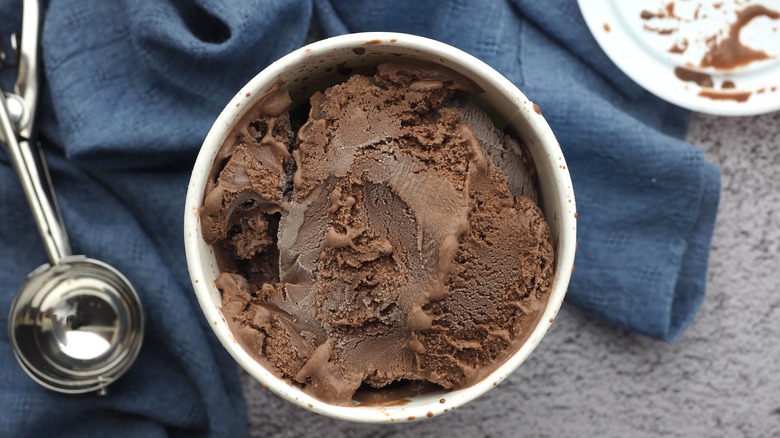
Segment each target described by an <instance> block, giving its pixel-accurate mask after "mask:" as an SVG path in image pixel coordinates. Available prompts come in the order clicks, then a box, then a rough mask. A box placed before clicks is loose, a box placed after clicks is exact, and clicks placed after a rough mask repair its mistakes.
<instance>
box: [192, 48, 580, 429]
mask: <svg viewBox="0 0 780 438" xmlns="http://www.w3.org/2000/svg"><path fill="white" fill-rule="evenodd" d="M399 62H401V63H411V64H419V65H439V66H443V67H446V68H447V69H449V70H451V71H454V72H456V73H457V74H459V75H462V76H464V77H465V78H467V79H468V80H470V81H471V82H472V83H473V84H474V85H476V87H477V88H478V90H479V92H477V93H474V96H473V99H472V100H473V102H474V103H475V104H476V105H477V106H479V107H480V108H481V110H483V111H484V113H485V114H487V115H489V117H490V119H491V120H492V122H493V125H495V127H497V128H499V129H501V130H504V129H506V130H511V131H512V132H513V133H514V134H515V136H516V137H517V138H518V139H519V140H520V141H521V142H522V144H523V145H524V147H525V148H526V150H527V153H528V154H529V155H530V158H531V160H530V161H531V162H532V163H533V166H534V168H535V175H536V180H537V186H538V204H539V208H541V213H542V214H543V218H544V221H545V222H547V224H548V225H549V233H550V239H549V240H550V242H551V244H552V247H553V250H554V259H553V260H552V264H553V270H552V271H553V274H552V279H551V285H550V286H549V288H548V289H549V291H548V292H546V293H547V294H548V296H547V297H546V301H545V305H544V307H543V309H541V310H539V312H538V315H537V317H536V319H535V321H534V323H533V325H532V326H530V328H529V330H528V332H527V333H526V334H525V335H524V337H523V339H522V343H521V344H520V345H519V348H517V350H516V351H514V352H513V353H512V354H511V355H509V356H508V357H506V358H504V359H503V360H502V361H500V362H499V363H496V364H495V365H494V366H492V367H490V368H489V371H490V372H488V373H484V374H480V377H479V380H478V381H476V382H473V383H472V384H470V385H468V386H465V387H460V388H459V389H449V390H445V389H430V388H427V389H425V390H420V391H405V390H396V391H394V392H388V393H387V394H390V397H389V398H385V399H383V398H381V397H380V398H378V399H375V400H373V401H370V402H369V401H362V402H359V401H355V402H353V403H351V404H344V403H332V402H328V401H324V400H323V397H315V396H312V394H311V392H310V391H304V390H302V389H301V387H300V385H297V384H294V382H291V381H290V379H283V378H281V377H280V376H279V372H278V370H274V369H270V368H271V367H269V365H268V364H267V363H262V361H260V360H257V354H251V352H249V351H247V347H246V342H244V343H242V342H239V340H238V339H237V337H236V334H235V333H234V331H233V330H231V327H230V325H229V323H228V321H227V319H226V317H225V313H224V312H223V308H222V307H223V296H222V295H223V293H222V292H220V289H219V288H218V287H217V285H216V284H215V282H216V281H217V279H218V278H219V277H220V266H219V263H218V258H219V257H218V255H217V254H215V251H214V248H213V246H212V245H211V244H209V243H208V242H206V240H205V239H204V237H203V236H204V227H203V221H202V208H203V206H204V202H207V201H208V200H207V199H205V197H206V189H207V187H208V185H209V184H210V183H209V181H212V180H213V178H214V172H213V169H214V168H215V161H219V160H222V159H224V157H222V156H220V148H222V147H223V145H224V144H225V143H226V139H228V138H229V137H230V136H231V135H234V128H235V127H236V125H237V124H238V123H239V122H240V121H242V120H246V117H248V116H250V115H251V114H250V113H251V112H252V111H255V110H254V108H257V107H258V106H260V105H266V106H268V105H271V106H273V103H271V104H268V102H269V96H277V95H280V93H282V92H285V96H286V97H285V99H287V100H289V101H292V103H293V105H294V104H295V103H296V102H301V101H305V100H306V99H309V97H310V96H311V95H312V94H313V93H315V92H317V91H321V90H323V89H324V88H326V87H328V86H330V85H333V84H337V83H341V82H343V81H345V79H346V77H347V76H349V75H350V74H352V73H358V72H361V71H365V70H370V69H371V68H373V67H376V66H377V65H380V64H387V63H399ZM418 82H419V83H418V84H416V86H417V88H419V89H420V90H422V89H428V88H435V87H436V84H435V82H436V81H418ZM282 100H284V99H282ZM272 143H273V142H272ZM280 153H282V154H286V152H285V151H284V150H282V151H281V152H280ZM298 160H300V157H296V162H298ZM331 198H332V196H331ZM332 202H333V203H334V204H335V203H337V202H336V201H332ZM338 202H341V201H338ZM339 205H341V204H339ZM576 219H577V213H576V207H575V201H574V192H573V188H572V183H571V179H570V176H569V172H568V167H567V165H566V161H565V159H564V157H563V153H562V151H561V148H560V145H559V144H558V141H557V140H556V138H555V136H554V134H553V132H552V131H551V129H550V127H549V126H548V124H547V122H546V121H545V119H544V117H543V116H542V113H541V110H540V109H539V107H538V106H537V105H536V104H534V103H533V102H531V101H529V100H528V99H527V98H526V97H525V96H524V95H523V94H522V92H521V91H520V90H518V89H517V87H515V86H514V85H513V84H512V83H511V82H510V81H509V80H507V79H506V78H505V77H503V76H502V75H501V74H499V73H498V72H496V71H495V70H494V69H492V68H491V67H490V66H488V65H487V64H485V63H483V62H482V61H480V60H478V59H476V58H475V57H473V56H471V55H469V54H467V53H465V52H463V51H461V50H458V49H456V48H454V47H452V46H449V45H446V44H444V43H441V42H437V41H433V40H430V39H427V38H422V37H419V36H413V35H407V34H400V33H357V34H348V35H342V36H338V37H334V38H330V39H326V40H322V41H319V42H315V43H313V44H310V45H308V46H305V47H302V48H300V49H298V50H296V51H294V52H292V53H290V54H288V55H287V56H285V57H283V58H281V59H280V60H278V61H276V62H275V63H273V64H271V65H270V66H269V67H267V68H266V69H264V70H263V71H262V72H260V73H259V74H258V75H257V76H255V77H254V78H253V79H252V80H251V81H249V83H248V84H246V85H245V86H244V87H243V88H241V89H240V90H238V92H237V93H236V95H235V96H234V97H233V99H232V100H231V101H230V102H228V104H227V105H226V107H225V109H224V110H223V111H222V113H221V114H220V115H219V117H218V118H217V120H216V122H215V123H214V125H213V126H212V127H211V130H210V131H209V133H208V135H207V137H206V139H205V141H204V143H203V146H202V148H201V150H200V153H199V155H198V158H197V161H196V163H195V166H194V169H193V172H192V178H191V180H190V184H189V187H188V191H187V198H186V206H185V216H184V233H185V250H186V256H187V263H188V267H189V272H190V276H191V279H192V284H193V288H194V290H195V294H196V296H197V299H198V301H199V303H200V306H201V308H202V310H203V313H204V316H205V317H206V319H207V320H208V322H209V325H210V326H211V327H212V329H213V330H214V333H215V334H216V336H217V337H218V339H219V340H220V342H221V343H222V345H223V346H224V347H225V349H226V350H227V351H228V352H229V353H230V354H231V355H232V356H233V358H234V359H235V360H236V361H237V362H238V364H239V365H240V366H241V367H242V368H243V369H245V370H246V371H247V372H248V373H249V374H250V375H251V376H252V377H254V378H255V379H257V380H258V381H259V382H260V383H261V384H262V385H263V386H264V387H267V388H268V389H269V390H270V391H272V392H274V393H275V394H277V395H278V396H280V397H282V398H284V399H286V400H288V401H290V402H292V403H293V404H295V405H298V406H300V407H302V408H305V409H308V410H311V411H313V412H315V413H317V414H321V415H328V416H331V417H334V418H339V419H343V420H348V421H356V422H366V423H390V422H401V421H414V420H421V419H426V418H431V417H434V416H437V415H440V414H442V413H446V412H449V411H452V410H453V409H456V408H458V407H460V406H462V405H463V404H464V403H467V402H469V401H471V400H473V399H475V398H477V397H479V396H480V395H482V394H484V393H485V392H486V391H488V390H490V389H491V388H493V387H495V386H497V385H498V384H499V383H500V382H501V381H502V380H504V379H505V378H507V376H509V375H510V374H511V373H512V372H513V371H514V370H515V369H516V368H517V367H518V366H519V365H520V364H522V363H523V362H524V361H525V360H526V359H527V358H528V356H529V355H530V354H531V352H532V351H533V350H534V349H535V348H536V347H537V345H538V344H539V343H540V341H541V339H542V337H543V336H544V335H545V333H546V332H547V330H548V329H549V328H550V326H551V324H552V323H553V321H554V319H555V316H556V314H557V312H558V310H559V308H560V306H561V303H562V301H563V298H564V296H565V294H566V290H567V287H568V283H569V278H570V275H571V273H572V271H573V265H574V252H575V247H576ZM328 232H329V233H332V234H333V236H334V237H333V239H334V241H336V240H337V238H338V239H342V240H343V238H344V237H343V236H345V235H349V233H350V230H347V231H346V234H339V232H337V231H334V230H330V229H329V230H328ZM359 232H360V231H358V232H356V234H355V235H357V234H358V233H359ZM353 237H354V236H353ZM350 238H352V237H350ZM339 245H340V244H339ZM382 245H384V246H387V247H390V246H391V244H390V243H386V244H382ZM382 245H380V248H381V247H383V246H382ZM421 245H422V244H421ZM380 252H381V250H380ZM269 293H272V292H269ZM415 311H418V313H419V309H415ZM410 315H411V313H410ZM417 319H418V320H419V319H420V318H417ZM422 320H425V317H423V318H422ZM427 323H428V324H430V321H427ZM415 324H416V325H417V326H419V324H420V323H419V321H418V322H415ZM418 328H419V327H418ZM309 335H310V336H314V335H311V334H309ZM496 336H501V334H498V335H496ZM504 336H506V335H504ZM304 337H306V336H304ZM413 341H414V337H413ZM416 347H417V348H419V349H420V351H424V350H425V348H424V347H423V346H422V345H420V344H419V343H418V345H417V346H416ZM274 348H283V347H282V346H279V345H278V344H277V345H275V346H274ZM329 348H330V347H329ZM464 348H470V347H468V346H466V347H464ZM317 352H319V353H317ZM317 352H315V355H316V354H320V355H321V354H323V353H322V351H321V349H319V348H318V350H317ZM388 354H390V353H388ZM326 362H327V361H324V362H322V363H326ZM309 368H311V366H309ZM307 372H309V374H311V370H308V371H307ZM320 374H322V371H320ZM379 391H381V390H379Z"/></svg>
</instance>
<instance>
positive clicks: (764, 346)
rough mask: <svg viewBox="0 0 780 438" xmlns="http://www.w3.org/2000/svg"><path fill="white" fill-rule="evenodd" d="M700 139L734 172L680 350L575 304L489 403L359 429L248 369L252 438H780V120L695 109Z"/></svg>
mask: <svg viewBox="0 0 780 438" xmlns="http://www.w3.org/2000/svg"><path fill="white" fill-rule="evenodd" d="M688 140H689V141H690V142H691V143H693V144H696V145H699V146H700V147H702V148H703V149H704V151H705V152H706V155H707V157H708V158H709V159H710V160H711V161H713V162H715V163H718V164H719V165H720V166H721V169H722V178H723V180H722V181H723V188H722V193H721V203H720V209H719V213H718V221H717V226H716V230H715V236H714V239H713V246H712V252H711V257H710V269H709V278H708V291H707V298H706V300H705V302H704V305H703V307H702V310H701V312H700V313H699V315H698V317H697V318H696V321H695V322H694V324H693V325H692V327H691V328H690V329H689V330H688V331H687V332H686V334H685V335H684V336H683V337H682V339H681V340H680V341H679V342H677V343H676V344H674V345H668V344H665V343H662V342H658V341H653V340H650V339H647V338H644V337H642V336H638V335H634V334H631V333H627V332H625V331H622V330H618V329H615V328H612V327H609V326H606V325H604V324H602V323H600V322H599V321H597V320H594V319H592V318H590V317H589V316H588V315H586V314H584V313H582V312H581V311H579V310H578V309H576V308H574V307H572V306H569V305H565V304H564V306H563V309H562V310H561V313H560V315H559V316H558V318H556V323H555V324H554V326H553V329H552V330H551V331H550V332H549V333H548V335H547V337H545V339H544V340H543V341H542V344H541V345H540V348H539V349H538V350H537V351H536V352H535V353H534V354H533V355H532V356H531V357H530V358H529V360H528V361H527V362H526V363H525V364H523V366H521V367H520V368H519V369H518V370H517V371H516V372H515V373H514V374H513V375H512V376H511V377H510V378H509V379H508V380H507V381H505V382H504V383H502V384H501V385H500V386H499V387H498V388H496V389H494V390H492V391H490V392H489V393H488V394H487V395H485V396H483V397H482V398H480V399H478V400H476V401H474V402H472V403H470V404H468V405H466V406H464V407H463V408H461V409H459V410H455V411H453V412H451V413H449V414H446V415H444V416H441V417H437V418H434V419H432V420H428V421H422V422H416V423H408V424H399V425H390V426H370V425H356V424H350V423H345V422H341V421H336V420H331V419H328V418H324V417H320V416H317V415H314V414H312V413H309V412H307V411H305V410H302V409H299V408H297V407H294V406H293V405H291V404H289V403H287V402H285V401H283V400H281V399H280V398H278V397H276V396H274V395H272V394H271V393H270V392H268V391H266V390H263V389H262V388H261V387H260V385H259V384H257V383H256V382H255V381H253V380H252V379H251V378H250V377H248V376H247V375H242V379H243V383H244V391H245V395H246V398H247V404H248V406H247V410H248V416H249V435H250V436H252V437H276V436H280V437H286V436H290V437H293V436H325V437H358V436H372V437H373V436H378V437H395V436H399V437H400V436H412V435H416V436H444V437H448V438H454V437H537V436H542V437H543V436H551V437H559V436H560V437H581V436H582V437H585V436H604V437H651V436H670V437H678V436H679V437H710V436H713V437H720V436H722V437H741V436H745V437H780V290H779V289H780V287H778V285H780V263H778V253H780V112H778V113H774V114H769V115H763V116H758V117H746V118H724V117H713V116H705V115H700V114H695V115H694V116H693V119H692V122H691V127H690V130H689V134H688Z"/></svg>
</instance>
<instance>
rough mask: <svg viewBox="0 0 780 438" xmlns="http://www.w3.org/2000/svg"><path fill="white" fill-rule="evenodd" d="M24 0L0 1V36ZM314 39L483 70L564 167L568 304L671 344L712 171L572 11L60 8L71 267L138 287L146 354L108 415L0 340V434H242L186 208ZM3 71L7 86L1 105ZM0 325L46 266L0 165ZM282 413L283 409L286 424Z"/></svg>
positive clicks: (277, 0)
mask: <svg viewBox="0 0 780 438" xmlns="http://www.w3.org/2000/svg"><path fill="white" fill-rule="evenodd" d="M20 17H21V0H0V22H2V28H0V33H1V34H2V38H3V39H4V40H5V41H7V36H8V34H10V33H11V32H12V31H15V30H18V29H19V27H20V26H19V24H20ZM312 23H313V24H314V25H315V26H318V28H319V31H318V32H319V33H321V34H322V36H332V35H337V34H341V33H346V32H359V31H371V30H388V31H401V32H408V33H414V34H419V35H424V36H428V37H432V38H435V39H438V40H441V41H444V42H447V43H449V44H452V45H454V46H456V47H459V48H461V49H463V50H465V51H467V52H469V53H471V54H473V55H475V56H477V57H478V58H481V59H482V60H484V61H485V62H487V63H488V64H490V65H492V66H493V67H495V68H496V69H497V70H499V71H500V72H501V73H503V74H504V75H505V76H507V77H508V78H509V79H510V80H511V81H513V82H514V83H515V84H516V85H517V86H518V87H520V89H521V90H523V91H524V92H525V93H526V95H527V96H528V97H529V98H530V99H531V100H533V101H534V102H536V103H538V104H539V105H540V106H541V108H542V111H543V114H544V116H545V117H546V119H547V120H548V122H549V123H550V125H551V126H552V128H553V130H554V131H555V133H556V135H557V136H558V139H559V140H560V143H561V145H562V147H563V149H564V152H565V154H566V157H567V160H568V163H569V167H570V169H571V173H572V178H573V180H574V187H575V193H576V197H577V205H578V210H579V218H580V219H579V237H578V240H579V251H578V254H577V260H576V267H577V268H576V271H575V272H574V275H573V278H572V282H571V286H570V288H569V295H568V298H567V300H568V301H569V302H571V303H574V304H576V305H578V306H580V307H582V308H584V309H586V310H587V311H589V312H590V313H591V314H593V315H594V316H595V317H598V318H601V319H603V320H605V321H608V322H610V323H612V324H615V325H617V326H620V327H623V328H626V329H629V330H632V331H635V332H639V333H643V334H646V335H648V336H652V337H655V338H659V339H663V340H667V341H673V340H675V339H676V338H677V337H679V335H680V334H681V333H682V332H683V331H684V330H685V328H686V327H687V326H688V324H689V323H690V322H691V320H692V319H693V317H694V315H695V314H696V311H697V309H698V307H699V304H700V303H701V301H702V299H703V296H704V287H705V279H706V267H707V255H708V250H709V243H710V238H711V235H712V229H713V224H714V219H715V213H716V208H717V201H718V194H719V176H718V172H717V170H716V168H715V167H714V166H712V165H710V164H707V163H706V162H705V161H704V159H703V157H702V153H701V151H699V150H698V149H696V148H694V147H692V146H690V145H687V144H685V143H684V142H683V141H682V140H681V139H682V137H683V135H684V133H685V130H686V128H687V119H688V116H689V114H688V113H687V112H685V111H682V110H680V109H679V108H676V107H674V106H672V105H670V104H667V103H665V102H663V101H661V100H659V99H657V98H655V97H654V96H652V95H650V94H648V93H647V92H645V91H643V90H642V89H641V88H639V87H638V86H637V85H635V84H634V83H632V82H631V81H630V80H629V79H627V78H626V77H625V76H624V75H623V74H622V73H620V72H619V71H618V70H617V69H616V68H615V67H614V65H613V64H612V63H611V62H610V61H609V60H608V59H607V58H606V57H605V55H604V54H603V52H602V51H601V50H600V49H599V47H598V46H597V45H596V43H595V41H594V40H593V38H592V37H591V35H590V34H589V32H588V30H587V28H586V27H585V24H584V22H583V20H582V18H581V16H580V13H579V10H578V9H577V6H576V4H575V2H574V1H567V0H548V1H544V2H539V1H533V0H513V1H510V2H499V1H496V2H462V1H455V0H453V1H440V2H420V1H418V0H394V1H372V2H364V1H358V0H331V1H327V0H315V1H304V0H246V1H244V2H241V3H240V4H238V3H235V2H228V1H224V0H208V1H207V0H189V1H187V0H156V1H144V0H116V1H92V2H85V1H82V0H55V1H52V2H51V4H50V6H49V7H48V11H47V13H46V18H45V29H44V34H43V50H44V61H45V71H46V80H47V87H48V92H47V94H46V96H45V99H44V105H43V108H42V119H43V120H42V136H43V139H44V141H45V143H46V145H47V153H48V157H49V162H50V165H51V167H52V173H53V179H54V183H55V185H56V187H57V192H58V196H59V200H60V203H61V207H62V210H63V214H64V217H65V222H66V224H67V228H68V231H69V233H70V238H71V241H72V245H73V247H74V251H75V252H76V253H82V254H87V255H89V256H91V257H94V258H98V259H101V260H105V261H106V262H108V263H110V264H112V265H113V266H115V267H117V268H118V269H119V270H120V271H122V272H123V273H124V274H125V275H126V276H127V277H128V278H129V279H130V280H131V281H132V282H133V284H134V285H135V287H136V288H137V289H138V292H139V294H140V296H141V298H142V300H143V303H144V311H145V315H146V321H147V331H146V339H145V344H144V347H143V350H142V352H141V355H140V357H139V358H138V361H137V362H136V364H135V365H134V367H133V368H132V369H131V371H130V372H129V373H128V374H127V375H125V376H124V377H123V378H122V379H121V380H120V381H118V382H117V383H116V384H114V385H113V386H112V387H111V388H110V393H109V395H108V396H106V397H102V398H98V397H95V396H93V395H85V396H63V395H58V394H54V393H52V392H49V391H46V390H44V389H42V388H41V387H39V386H38V385H37V384H35V383H33V382H32V381H31V380H30V379H28V378H27V377H26V376H25V375H24V373H23V371H22V370H21V369H20V367H19V366H18V365H17V364H16V362H15V360H14V358H13V355H12V353H11V348H10V346H9V342H8V337H7V333H6V332H5V329H3V330H0V412H2V415H0V436H46V435H47V434H52V433H54V434H57V435H58V436H92V435H94V436H98V435H101V436H102V435H106V434H111V435H112V436H164V435H184V436H198V435H203V436H240V435H242V434H243V433H244V432H245V430H244V428H245V426H244V422H245V418H244V405H243V401H242V398H241V392H240V387H239V383H238V379H237V377H236V367H235V365H234V363H233V362H232V361H231V360H230V358H229V357H228V356H227V354H226V353H225V352H224V351H223V349H222V348H221V346H220V345H219V344H218V342H217V341H216V338H215V336H214V335H213V334H212V333H211V330H210V329H209V328H208V327H207V324H206V321H205V318H203V317H202V316H201V312H200V310H199V308H198V305H197V303H196V301H195V299H194V296H193V293H192V289H191V286H190V284H189V279H188V275H187V271H186V263H185V259H184V251H183V242H182V234H183V233H182V217H183V205H184V196H185V192H186V188H187V182H188V178H189V170H190V169H191V166H192V164H193V161H194V158H195V156H196V154H197V151H198V148H199V146H200V144H201V142H202V140H203V138H204V137H205V134H206V132H207V131H208V129H209V127H210V126H211V124H212V122H213V121H214V119H215V118H216V116H217V114H218V113H219V111H220V110H221V109H222V107H223V106H224V105H225V103H226V102H227V101H228V100H229V99H230V97H231V96H232V95H233V94H234V93H235V92H236V90H238V89H239V88H240V87H241V86H242V85H243V84H244V83H246V82H247V81H248V80H249V79H250V78H251V77H252V76H253V75H254V74H256V73H257V72H258V71H260V70H261V69H262V68H263V67H265V66H266V65H268V64H269V63H271V62H272V61H274V60H276V59H277V58H279V57H281V56H283V55H284V54H286V53H288V52H290V51H291V50H294V49H296V48H298V47H300V46H301V45H302V44H303V43H304V41H305V39H306V36H307V34H308V32H309V29H310V25H312ZM14 76H15V72H14V71H13V69H10V70H3V71H1V72H0V83H2V85H3V87H4V88H5V89H8V87H9V86H10V85H11V84H12V81H13V79H14ZM0 216H2V217H3V226H2V227H0V264H2V266H1V268H2V269H0V327H2V328H4V327H5V326H6V324H7V320H6V318H7V314H6V312H7V310H8V308H9V306H10V303H11V300H12V299H13V296H14V294H15V293H16V290H17V289H18V287H19V286H20V285H21V284H22V282H23V280H24V278H25V276H26V274H27V273H28V272H30V271H31V270H32V269H34V268H35V267H37V266H38V265H40V264H42V263H44V262H45V254H44V250H43V248H42V245H41V244H40V243H39V241H40V239H39V237H38V235H37V232H36V230H35V227H34V225H33V223H32V220H31V217H30V214H29V213H28V207H27V205H26V203H25V200H24V198H23V196H22V193H21V190H20V186H19V184H18V182H17V179H16V175H15V174H14V173H13V171H12V170H11V168H10V166H9V164H8V158H7V155H6V154H5V153H4V151H0ZM291 409H292V408H291Z"/></svg>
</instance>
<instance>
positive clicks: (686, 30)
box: [578, 0, 780, 116]
mask: <svg viewBox="0 0 780 438" xmlns="http://www.w3.org/2000/svg"><path fill="white" fill-rule="evenodd" d="M578 3H579V7H580V11H582V15H583V17H584V18H585V22H586V23H587V25H588V28H590V31H591V32H592V33H593V36H594V37H595V38H596V41H598V43H599V45H600V46H601V48H602V49H603V50H604V51H605V52H606V53H607V56H609V58H610V59H611V60H612V62H614V63H615V64H616V65H617V66H618V67H619V68H620V69H621V70H623V72H624V73H625V74H626V75H628V76H629V77H630V78H631V79H633V80H634V81H635V82H637V83H638V84H639V85H641V86H642V87H644V88H645V89H647V90H648V91H650V92H651V93H653V94H655V95H656V96H658V97H660V98H662V99H665V100H667V101H669V102H671V103H674V104H675V105H679V106H681V107H684V108H688V109H690V110H693V111H699V112H703V113H709V114H716V115H725V116H747V115H755V114H762V113H767V112H772V111H777V110H780V19H771V18H769V17H766V16H759V17H756V18H755V19H753V20H751V21H749V22H748V24H747V25H746V26H745V27H743V28H742V32H741V37H740V40H741V42H742V44H743V45H745V46H747V47H750V48H752V49H756V50H761V51H764V52H765V53H766V54H767V55H769V58H768V59H765V60H759V61H754V62H751V63H750V64H747V65H745V66H741V67H737V68H733V69H730V70H720V69H715V68H712V67H701V66H700V65H701V61H702V59H703V57H704V55H705V54H706V53H707V51H708V44H707V39H708V38H710V37H712V36H716V41H722V39H723V38H724V37H726V36H728V34H729V29H730V27H731V24H732V23H735V22H736V21H737V13H738V12H739V11H742V10H744V9H745V8H747V7H750V6H753V5H763V6H765V7H767V8H768V9H770V10H773V11H778V12H780V0H760V1H752V2H751V1H749V0H741V1H740V0H723V1H711V0H687V1H686V0H675V1H669V0H665V1H664V0H660V1H659V0H632V1H626V0H578ZM669 4H673V5H674V6H673V13H672V14H670V13H669V12H670V11H669V10H668V9H667V6H668V5H669ZM697 9H698V12H697ZM643 11H647V12H650V13H653V14H656V13H659V14H658V15H660V16H654V17H652V18H649V17H644V18H643V17H642V13H643ZM645 15H646V14H645ZM648 28H649V29H648ZM670 30H673V31H672V32H671V33H667V32H668V31H670ZM664 31H667V32H664ZM683 40H686V41H687V43H688V45H687V49H686V50H685V51H684V52H683V53H672V52H670V49H671V48H672V47H673V46H675V45H680V46H682V45H683V44H682V41H683ZM678 67H682V68H687V69H690V70H695V71H697V72H700V73H704V74H706V75H709V77H710V78H711V81H712V87H702V86H700V85H698V84H697V83H696V82H693V81H684V80H682V79H680V78H679V77H678V76H677V75H676V74H675V69H676V68H678ZM724 81H731V82H733V83H734V84H735V85H736V88H735V89H734V90H725V91H724V90H723V89H722V86H723V83H724ZM745 92H749V93H750V95H749V97H748V98H747V100H745V101H743V102H738V101H736V100H734V99H735V98H736V97H737V96H736V95H735V93H742V97H743V98H744V93H745ZM702 93H704V94H706V93H715V94H717V95H718V97H720V98H710V97H705V96H704V95H703V94H702ZM726 94H728V95H730V96H731V98H729V99H722V97H724V95H726Z"/></svg>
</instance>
